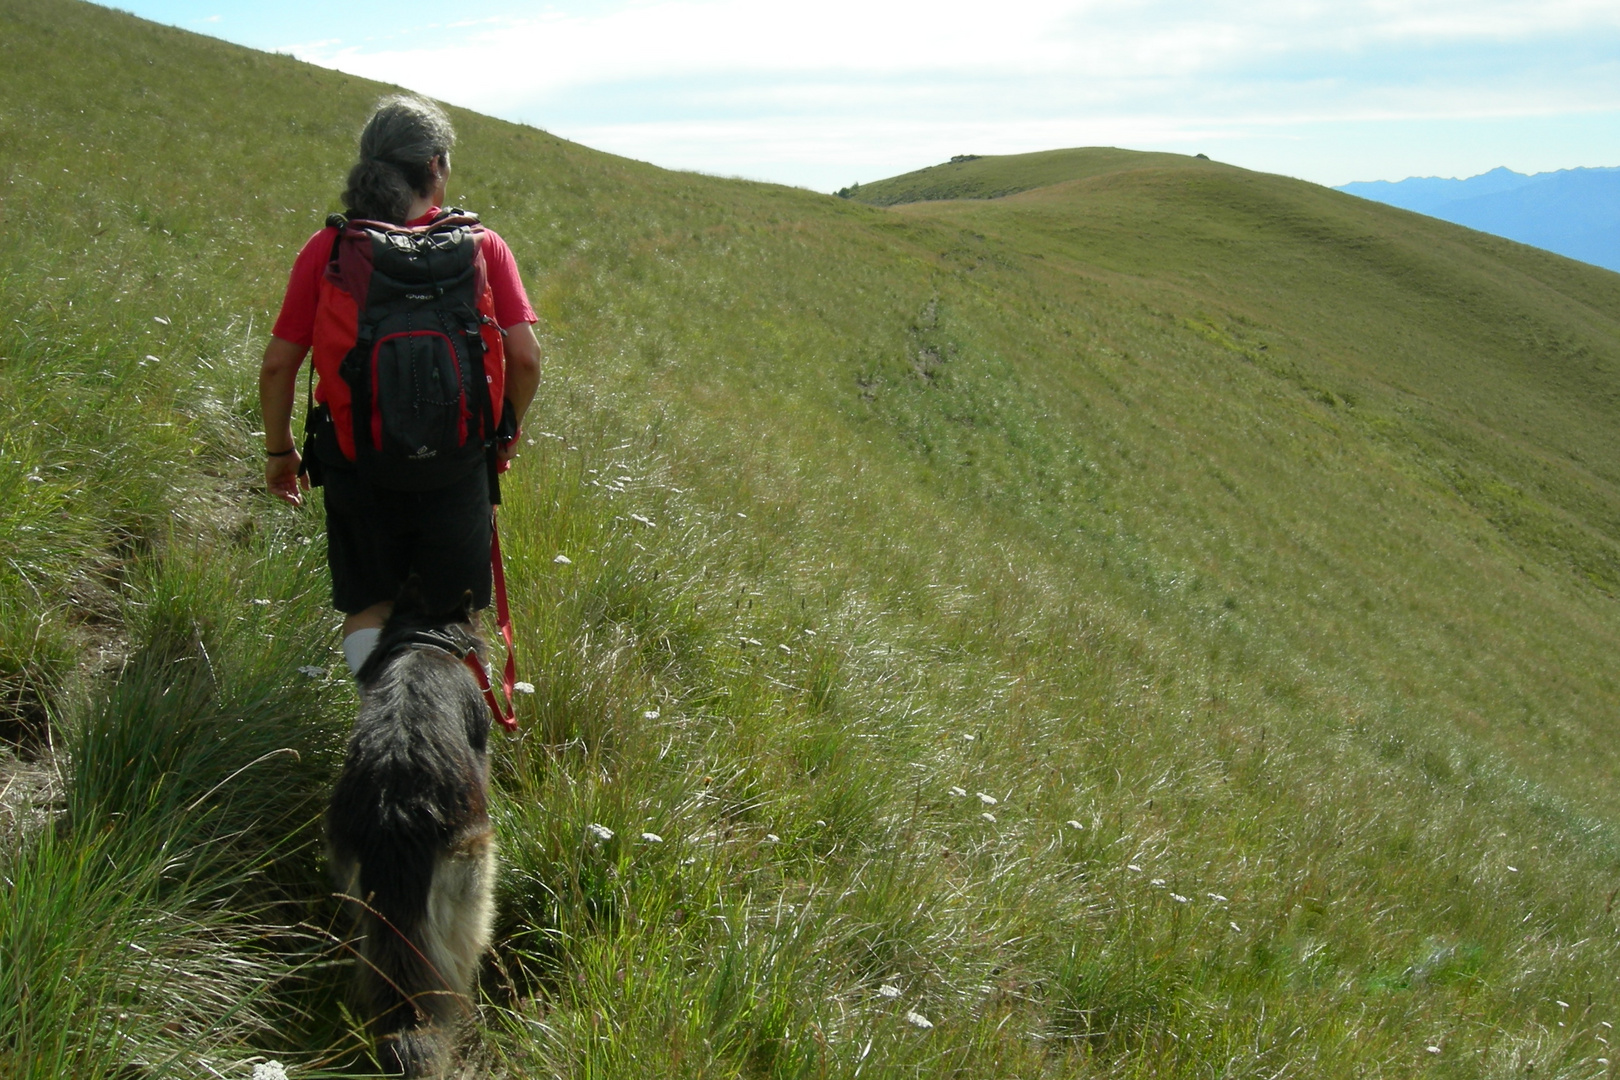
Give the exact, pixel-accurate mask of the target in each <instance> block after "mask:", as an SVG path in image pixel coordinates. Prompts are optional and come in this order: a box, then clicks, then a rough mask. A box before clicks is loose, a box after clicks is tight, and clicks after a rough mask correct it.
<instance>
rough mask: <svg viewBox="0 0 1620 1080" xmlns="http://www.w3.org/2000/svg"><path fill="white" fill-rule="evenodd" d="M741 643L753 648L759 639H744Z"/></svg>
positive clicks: (758, 642)
mask: <svg viewBox="0 0 1620 1080" xmlns="http://www.w3.org/2000/svg"><path fill="white" fill-rule="evenodd" d="M742 643H743V644H744V645H755V646H757V645H759V644H760V640H759V638H752V637H745V638H743V639H742Z"/></svg>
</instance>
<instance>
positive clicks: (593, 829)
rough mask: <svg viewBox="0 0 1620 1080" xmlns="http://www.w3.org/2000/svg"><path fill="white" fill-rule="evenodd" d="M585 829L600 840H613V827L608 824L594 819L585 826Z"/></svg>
mask: <svg viewBox="0 0 1620 1080" xmlns="http://www.w3.org/2000/svg"><path fill="white" fill-rule="evenodd" d="M585 831H586V832H588V833H590V834H591V835H592V836H594V837H595V838H596V839H598V840H611V839H613V830H612V829H610V828H608V827H607V826H606V825H598V824H597V823H596V822H594V821H593V822H591V823H590V824H589V825H587V826H585Z"/></svg>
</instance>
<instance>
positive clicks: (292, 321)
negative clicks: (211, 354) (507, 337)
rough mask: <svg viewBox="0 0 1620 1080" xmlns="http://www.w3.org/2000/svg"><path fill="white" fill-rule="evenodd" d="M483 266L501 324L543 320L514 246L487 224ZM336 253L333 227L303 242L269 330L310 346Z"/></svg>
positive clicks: (436, 210)
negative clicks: (531, 298)
mask: <svg viewBox="0 0 1620 1080" xmlns="http://www.w3.org/2000/svg"><path fill="white" fill-rule="evenodd" d="M438 213H439V208H438V207H437V206H435V207H434V208H433V209H432V210H429V211H428V212H427V213H426V214H423V215H422V216H421V217H419V218H416V219H415V220H414V221H408V222H406V224H407V225H426V224H427V223H428V222H430V221H432V220H433V219H434V217H435V216H437V215H438ZM481 249H482V251H483V253H484V266H485V268H486V269H487V270H488V272H489V288H490V292H491V293H492V294H494V299H495V321H496V322H497V323H498V324H500V327H501V329H502V330H505V329H506V328H507V327H509V326H515V325H516V324H518V323H533V322H539V321H540V319H539V317H538V316H536V315H535V313H534V308H532V307H530V306H529V295H528V293H526V292H524V291H523V279H522V278H520V277H519V276H518V268H517V260H516V259H514V258H512V249H511V248H509V247H507V246H506V241H505V240H502V239H501V238H500V237H499V236H497V235H496V234H495V233H494V232H492V231H491V230H489V229H485V230H484V240H483V243H482V245H481ZM331 257H332V230H331V229H322V230H320V231H319V232H317V233H316V234H315V235H314V236H311V237H310V238H309V240H308V241H307V242H306V243H305V244H304V247H303V250H301V251H300V252H299V253H298V258H297V259H295V260H293V268H292V276H291V277H289V278H288V280H287V295H286V296H284V297H283V298H282V301H281V314H280V315H278V316H276V325H275V327H274V329H272V330H271V331H270V332H271V333H272V334H274V335H275V336H276V337H278V338H281V339H282V340H283V341H290V342H292V343H293V344H294V345H303V346H305V347H306V348H307V347H308V346H309V345H310V344H311V343H312V342H314V340H315V301H316V298H317V297H318V296H319V295H320V289H321V277H322V276H323V275H324V274H325V273H326V263H327V260H328V259H330V258H331Z"/></svg>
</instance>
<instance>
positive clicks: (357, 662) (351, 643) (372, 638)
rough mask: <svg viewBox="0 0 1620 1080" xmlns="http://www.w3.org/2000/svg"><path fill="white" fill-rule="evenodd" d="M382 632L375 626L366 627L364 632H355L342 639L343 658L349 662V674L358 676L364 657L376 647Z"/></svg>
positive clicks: (364, 660)
mask: <svg viewBox="0 0 1620 1080" xmlns="http://www.w3.org/2000/svg"><path fill="white" fill-rule="evenodd" d="M381 634H382V631H381V630H379V629H377V627H375V626H368V627H366V628H365V629H364V630H356V631H355V632H354V633H352V634H350V635H349V636H348V637H346V638H344V639H343V658H344V659H345V660H347V661H348V662H349V674H350V675H358V674H360V668H361V667H362V666H364V665H365V662H366V657H368V656H370V655H371V650H372V649H373V648H375V647H376V645H377V638H378V637H379V636H380V635H381Z"/></svg>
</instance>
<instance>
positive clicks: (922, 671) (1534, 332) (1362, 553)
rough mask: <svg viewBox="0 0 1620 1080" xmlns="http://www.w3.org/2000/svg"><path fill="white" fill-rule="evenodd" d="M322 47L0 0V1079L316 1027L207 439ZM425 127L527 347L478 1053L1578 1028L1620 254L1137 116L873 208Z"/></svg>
mask: <svg viewBox="0 0 1620 1080" xmlns="http://www.w3.org/2000/svg"><path fill="white" fill-rule="evenodd" d="M381 89H382V88H380V87H378V86H375V85H373V84H367V83H363V82H360V81H358V80H353V79H349V78H346V77H343V76H340V75H337V74H334V73H330V72H325V71H320V70H318V69H313V68H308V67H305V66H303V65H300V64H298V63H296V62H294V61H292V60H290V59H287V58H284V57H275V56H267V55H263V54H255V53H251V52H248V51H245V50H241V49H236V48H233V47H229V46H225V45H222V44H220V43H217V42H212V41H208V40H206V39H201V38H197V37H194V36H191V35H187V34H184V33H181V32H178V31H172V30H166V29H162V28H158V27H154V26H152V25H150V24H147V23H143V22H141V21H139V20H135V19H133V18H130V17H127V16H123V15H120V14H117V13H114V12H109V11H106V10H102V9H98V8H93V7H88V6H84V5H77V4H70V3H63V2H55V0H39V2H36V0H17V2H12V3H10V4H8V5H7V6H6V7H5V8H4V9H3V10H0V151H3V152H4V154H5V158H4V160H5V163H6V164H5V171H4V186H3V187H0V225H3V228H0V275H4V280H5V291H4V295H5V296H6V299H7V307H8V311H9V314H8V317H7V318H6V319H5V320H0V357H3V359H0V439H3V440H4V451H5V452H4V454H3V455H0V496H3V498H0V545H3V550H4V554H5V555H6V558H5V560H4V562H3V564H0V599H3V616H0V623H3V627H0V635H3V636H0V676H3V677H4V678H5V679H6V680H7V681H6V689H7V694H8V700H9V701H10V702H11V704H10V705H8V710H9V712H8V715H9V716H14V717H17V718H20V719H21V720H23V721H25V722H24V723H22V724H13V725H11V726H10V727H9V728H8V735H10V736H13V737H15V738H18V739H20V740H22V741H21V744H20V745H21V752H22V753H23V754H24V756H29V755H32V756H34V757H43V756H45V754H44V751H43V749H42V743H41V739H42V736H41V734H40V732H41V730H42V727H43V726H45V725H44V722H45V720H46V719H48V720H49V724H48V730H49V732H50V736H51V739H52V741H53V743H54V746H55V748H56V755H55V758H54V760H55V761H56V762H57V763H58V764H59V766H60V767H61V768H62V769H63V770H64V773H65V777H64V780H63V783H62V790H63V795H62V802H61V805H60V806H59V807H54V808H53V807H45V808H44V810H45V811H53V812H56V813H57V823H56V825H55V826H53V827H42V826H41V825H40V824H39V819H40V816H41V814H40V809H41V808H38V807H35V808H33V810H32V811H29V810H28V809H27V808H23V807H19V806H17V804H16V803H15V801H13V800H12V799H11V797H9V796H8V798H7V801H6V803H5V806H6V810H5V816H3V817H0V844H3V847H0V882H3V885H0V889H3V890H4V891H3V893H0V1075H4V1076H7V1077H11V1076H17V1077H54V1076H61V1075H73V1076H84V1077H96V1076H118V1077H125V1076H157V1075H176V1076H195V1075H209V1074H210V1070H213V1071H214V1072H216V1073H218V1074H220V1075H226V1076H242V1077H246V1076H248V1075H250V1072H251V1068H250V1066H251V1063H252V1062H253V1060H254V1059H255V1058H256V1057H257V1056H259V1055H273V1056H276V1057H279V1058H280V1059H281V1060H282V1061H284V1062H287V1063H289V1064H290V1065H291V1067H292V1073H293V1075H295V1076H298V1075H302V1076H312V1075H320V1074H329V1073H338V1074H345V1075H352V1074H353V1073H354V1072H356V1071H363V1068H364V1061H365V1058H364V1055H363V1053H362V1052H361V1051H360V1050H359V1049H358V1047H359V1046H360V1038H359V1036H358V1034H357V1033H356V1032H355V1031H354V1030H353V1026H352V1024H351V1023H350V1022H349V1019H348V1018H347V1017H346V1015H345V1014H344V1013H343V1012H342V1010H341V1000H342V988H343V978H344V974H343V970H344V969H343V964H342V962H341V961H342V960H343V953H342V951H341V949H340V948H338V947H337V946H336V944H335V943H334V939H333V935H334V933H336V932H337V931H339V930H340V929H341V928H340V927H339V926H337V925H336V924H335V922H334V919H335V906H334V904H333V903H332V901H331V898H330V896H329V894H328V888H329V887H328V886H327V885H326V883H325V881H324V878H323V868H322V865H321V859H320V856H319V831H318V824H317V822H318V815H319V808H320V796H321V792H322V791H323V790H324V787H325V785H326V784H327V783H329V781H330V778H331V775H332V770H333V768H334V764H335V762H336V760H337V756H338V754H339V752H340V751H341V746H342V740H343V737H344V733H345V731H346V728H347V724H348V715H349V713H350V712H351V711H352V706H353V701H352V692H351V691H350V690H349V689H348V688H347V687H346V686H345V685H344V681H343V680H342V679H341V678H339V677H338V676H336V675H327V674H321V673H319V672H316V669H330V668H332V667H334V666H335V665H337V664H340V663H341V661H340V660H339V659H338V658H337V656H336V654H335V650H334V645H335V620H334V619H333V618H332V617H331V616H330V614H327V613H324V612H323V609H322V600H323V592H324V589H325V581H324V577H323V574H322V571H321V570H320V567H321V565H322V551H321V545H322V540H321V528H320V519H319V511H318V509H315V508H311V509H310V510H307V511H304V512H291V511H289V510H287V509H285V508H283V507H279V506H276V505H272V504H271V503H269V502H268V501H267V500H265V499H264V498H262V497H261V496H258V495H257V494H256V493H255V476H256V475H257V472H258V470H259V468H260V462H261V458H260V457H259V453H260V448H259V444H258V440H256V439H255V438H253V437H252V435H251V432H252V431H253V429H254V427H255V426H256V424H255V421H254V405H255V403H254V399H253V394H252V383H253V374H254V371H255V368H256V354H257V352H258V350H259V349H260V348H262V342H263V339H264V333H265V328H266V327H267V325H268V322H269V319H270V318H271V317H272V315H273V312H274V309H275V307H276V305H277V303H278V302H279V297H280V292H281V288H282V285H283V282H284V281H285V274H286V269H287V265H288V263H289V261H290V259H291V256H292V253H293V251H294V250H296V248H297V246H298V245H299V244H300V243H301V242H302V241H303V239H304V238H305V237H307V236H308V234H309V233H310V232H311V231H312V230H313V229H314V228H315V227H317V226H318V225H319V223H320V221H321V219H322V217H323V216H324V214H325V213H326V212H327V211H328V210H331V209H335V208H336V207H335V196H336V192H337V190H338V187H339V185H340V183H341V179H342V176H343V172H344V170H345V169H346V167H347V165H348V156H349V154H350V153H351V149H352V143H353V137H354V134H355V131H356V128H357V127H358V125H359V123H360V122H361V120H362V119H363V117H364V115H365V113H366V111H367V109H368V107H369V106H370V104H371V103H372V102H373V101H374V100H375V98H376V96H377V95H378V94H379V93H380V92H381ZM456 121H457V125H458V129H459V131H460V134H461V139H462V142H461V146H460V148H459V149H458V151H457V155H456V160H455V167H456V171H455V173H454V175H453V180H452V183H453V192H452V193H453V196H454V197H455V199H456V200H457V201H458V202H461V203H463V204H465V205H467V206H469V207H472V208H474V209H477V210H479V211H480V212H482V213H483V214H484V215H485V216H486V218H487V220H489V221H490V222H491V223H492V224H493V225H494V226H495V227H496V228H497V229H498V230H499V231H500V232H501V233H502V234H503V235H504V236H505V237H506V238H507V240H508V241H509V242H510V243H511V245H512V247H513V249H514V251H515V252H516V253H517V257H518V261H519V265H520V267H521V269H522V271H523V273H524V276H525V278H526V280H527V281H528V282H529V286H530V291H531V294H532V295H533V297H534V299H535V301H536V306H537V308H538V309H539V310H540V312H541V314H542V316H543V318H544V323H543V325H542V331H543V335H544V339H545V342H546V346H547V351H548V359H547V379H546V383H545V386H544V389H543V390H542V396H541V398H540V400H539V401H538V402H537V405H536V410H535V412H534V413H533V414H532V416H531V418H530V420H529V422H528V424H527V425H526V427H527V431H526V436H527V438H528V439H530V440H532V445H531V446H529V447H527V448H526V452H525V454H524V456H523V457H522V458H521V459H520V462H519V465H518V468H517V469H516V471H514V473H513V474H512V475H511V477H510V480H509V482H508V485H507V502H506V505H505V507H504V509H503V516H502V520H503V532H504V537H505V540H506V542H507V547H508V551H509V570H510V571H511V574H512V577H513V580H514V585H513V589H514V601H515V606H516V610H517V618H518V626H519V639H520V640H519V646H520V650H521V652H520V659H521V663H522V667H523V675H524V677H525V678H528V679H530V680H531V681H533V682H534V683H535V684H536V686H537V692H536V694H535V695H534V696H532V697H526V698H523V699H522V700H521V701H520V706H521V720H522V724H523V730H522V734H521V735H520V736H519V737H518V738H516V739H508V740H504V741H502V742H501V744H500V746H499V748H498V757H499V765H498V772H499V778H498V782H499V788H500V797H499V814H500V821H499V828H500V837H501V843H502V845H503V851H504V858H505V867H504V871H503V879H502V895H501V926H500V932H499V940H498V948H497V954H496V957H495V960H494V962H493V963H492V964H491V969H490V972H489V976H488V978H487V979H486V984H485V993H484V1001H483V1026H482V1030H483V1032H484V1034H483V1035H482V1036H481V1037H480V1039H479V1041H478V1043H477V1044H476V1046H475V1047H474V1054H475V1057H476V1063H477V1068H478V1071H479V1072H480V1073H481V1074H484V1075H495V1076H510V1077H533V1076H604V1077H641V1076H658V1077H664V1076H675V1077H700V1076H701V1077H720V1076H749V1077H778V1076H780V1077H786V1076H856V1075H861V1076H878V1077H881V1076H916V1077H922V1076H927V1077H933V1076H958V1077H990V1076H1008V1077H1012V1076H1017V1077H1032V1076H1053V1077H1058V1076H1064V1077H1067V1076H1098V1077H1102V1076H1146V1075H1177V1076H1189V1077H1191V1076H1199V1077H1203V1076H1323V1077H1338V1076H1351V1075H1369V1076H1371V1075H1384V1076H1400V1075H1415V1074H1418V1073H1433V1074H1435V1075H1440V1076H1458V1077H1463V1076H1468V1077H1472V1076H1501V1077H1506V1076H1566V1077H1583V1078H1584V1077H1591V1076H1596V1075H1606V1074H1607V1073H1608V1071H1609V1066H1608V1060H1609V1058H1610V1054H1609V1052H1608V1040H1610V1039H1611V1038H1612V1029H1611V1028H1610V1027H1609V1026H1608V1025H1609V1024H1611V1023H1615V1022H1620V1020H1617V1014H1620V986H1617V976H1616V971H1617V961H1620V956H1617V951H1620V950H1617V949H1616V947H1615V936H1616V929H1617V928H1616V915H1615V912H1614V910H1613V906H1614V905H1613V898H1614V895H1615V890H1616V887H1617V886H1620V859H1617V849H1616V843H1615V825H1616V815H1617V813H1620V800H1617V798H1616V796H1615V793H1614V791H1613V783H1612V779H1613V775H1614V773H1615V771H1616V757H1615V753H1616V752H1615V749H1614V731H1615V724H1616V719H1617V712H1620V701H1617V687H1616V674H1615V672H1616V667H1615V663H1614V660H1613V657H1614V656H1615V650H1616V646H1617V645H1620V608H1617V605H1616V599H1615V595H1614V594H1615V592H1616V589H1617V586H1620V557H1617V548H1616V538H1617V534H1620V494H1617V484H1620V452H1617V450H1616V447H1615V440H1613V438H1612V433H1613V431H1614V430H1615V428H1616V420H1617V419H1620V396H1617V395H1620V374H1617V365H1620V333H1617V326H1616V319H1617V312H1620V278H1617V277H1615V276H1614V275H1611V274H1606V273H1603V272H1601V271H1596V270H1593V269H1591V268H1588V267H1583V266H1580V265H1577V264H1574V263H1570V262H1567V261H1564V260H1560V259H1557V258H1556V257H1553V256H1549V255H1545V254H1543V253H1540V252H1535V251H1532V250H1530V249H1526V248H1523V247H1519V246H1517V245H1513V244H1511V243H1508V242H1506V241H1498V240H1493V239H1490V238H1486V237H1481V236H1479V235H1478V234H1473V233H1469V232H1466V231H1465V230H1460V229H1456V228H1453V227H1450V226H1446V225H1444V224H1442V223H1438V222H1431V221H1427V220H1425V219H1421V218H1418V217H1416V216H1414V215H1408V214H1403V213H1401V212H1399V211H1394V210H1391V209H1388V208H1385V207H1380V206H1377V205H1374V204H1369V203H1366V202H1363V201H1360V200H1355V199H1353V198H1350V197H1348V196H1341V195H1338V194H1336V193H1333V192H1329V191H1325V190H1323V189H1319V188H1315V187H1312V186H1309V185H1304V184H1300V183H1297V182H1294V181H1288V180H1284V179H1281V178H1276V177H1267V176H1262V175H1257V174H1253V173H1248V172H1245V171H1242V170H1239V169H1234V168H1231V167H1228V166H1223V165H1219V164H1214V163H1210V162H1206V161H1198V160H1194V159H1183V158H1176V157H1173V156H1170V155H1140V156H1137V155H1130V154H1128V153H1126V152H1124V151H1104V152H1092V151H1064V152H1060V153H1059V154H1056V155H1051V156H1050V159H1051V160H1047V158H1045V157H1043V156H1040V155H1035V156H1032V157H1036V158H1041V160H1042V162H1043V164H1041V167H1040V168H1039V169H1031V170H1030V171H1028V173H1027V175H1021V174H1020V169H1021V166H1020V164H1019V160H1018V159H981V161H980V162H969V163H967V164H969V165H975V166H979V167H980V168H981V169H982V170H983V175H982V176H980V177H979V178H978V179H977V180H975V181H974V183H975V184H977V185H979V186H978V187H976V188H974V189H973V190H972V191H958V192H955V194H975V195H979V196H986V195H990V194H994V193H996V192H998V191H1003V190H1005V191H1014V190H1017V191H1021V192H1022V193H1021V194H1016V195H1012V196H1010V197H1004V198H996V199H992V200H988V201H987V200H985V199H983V198H979V199H977V200H976V201H957V202H919V203H914V204H912V205H907V206H899V207H895V208H892V209H884V208H877V207H873V206H869V205H864V204H862V203H860V202H858V201H853V200H839V199H834V198H831V197H827V196H820V195H815V194H812V193H808V192H804V191H797V190H790V189H784V188H777V187H770V186H766V185H758V184H748V183H742V182H736V181H723V180H717V179H714V178H709V177H702V176H695V175H690V174H679V173H669V172H665V171H662V170H658V169H655V168H653V167H651V166H647V165H643V164H639V163H635V162H630V161H626V160H623V159H619V158H614V157H611V156H608V155H604V154H599V153H596V152H593V151H590V150H588V149H585V148H583V147H580V146H577V145H574V144H570V143H567V142H564V141H561V140H558V139H555V138H553V137H551V136H548V135H546V134H544V133H542V132H538V131H535V130H532V129H525V128H520V127H515V126H512V125H508V124H503V123H499V122H496V121H493V120H489V119H487V118H482V117H478V116H475V115H471V114H466V113H457V114H456ZM1053 161H1056V162H1057V165H1055V166H1053V167H1052V168H1048V166H1049V165H1051V164H1052V162H1053ZM981 162H982V163H983V164H981ZM1058 166H1061V168H1058ZM997 169H1000V170H1001V171H1000V172H997ZM1054 169H1056V170H1057V171H1053V170H1054ZM871 186H872V187H873V188H876V187H877V186H878V185H871ZM317 501H318V500H317ZM558 556H563V557H565V559H566V561H561V560H559V559H558ZM301 668H302V669H305V670H304V671H301V670H300V669H301ZM310 672H316V673H315V674H310ZM7 768H8V769H9V768H12V766H10V765H8V766H7ZM3 786H4V785H3V784H0V787H3ZM592 825H601V826H606V827H607V829H608V830H611V833H612V835H611V837H610V838H603V836H602V833H601V831H600V830H593V829H591V828H588V827H589V826H592Z"/></svg>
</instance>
